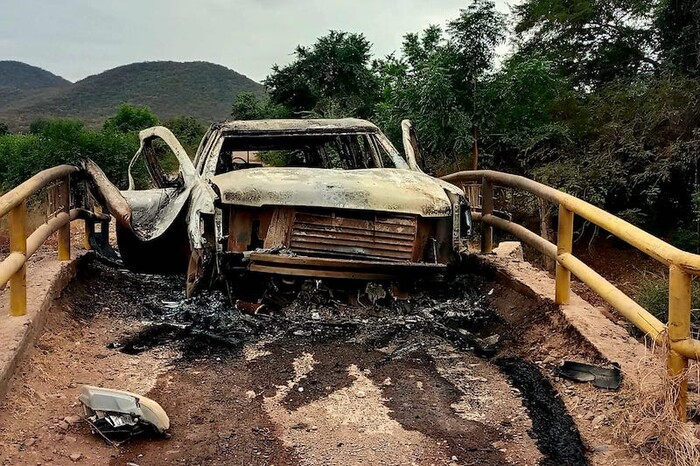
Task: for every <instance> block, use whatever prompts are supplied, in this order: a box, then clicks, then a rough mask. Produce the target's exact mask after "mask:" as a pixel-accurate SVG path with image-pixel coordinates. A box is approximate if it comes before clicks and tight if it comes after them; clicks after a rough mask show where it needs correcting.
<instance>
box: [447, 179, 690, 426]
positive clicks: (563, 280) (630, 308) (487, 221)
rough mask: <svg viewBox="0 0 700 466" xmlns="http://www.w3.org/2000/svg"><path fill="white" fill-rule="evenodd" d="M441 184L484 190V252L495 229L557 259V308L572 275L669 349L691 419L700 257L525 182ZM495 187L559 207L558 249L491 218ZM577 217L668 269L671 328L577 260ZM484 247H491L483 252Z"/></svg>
mask: <svg viewBox="0 0 700 466" xmlns="http://www.w3.org/2000/svg"><path fill="white" fill-rule="evenodd" d="M442 179H443V180H445V181H448V182H451V183H464V182H471V183H472V184H474V183H481V184H482V199H483V204H484V205H486V207H487V211H486V212H483V213H482V214H479V213H474V214H473V217H474V220H476V221H479V220H480V221H481V222H482V223H483V224H484V228H482V238H481V241H482V252H490V250H491V243H492V234H493V233H492V227H496V228H499V229H501V230H504V231H506V232H508V233H510V234H512V235H513V236H515V237H517V238H519V239H520V240H521V241H523V242H524V243H526V244H528V245H530V246H532V247H534V248H535V249H537V250H538V251H539V252H541V253H542V254H544V255H545V256H547V257H551V258H553V259H556V261H557V270H556V277H555V284H556V289H555V302H556V303H557V304H566V303H568V300H569V293H570V289H571V284H570V274H571V273H573V274H574V275H575V276H576V277H578V278H579V280H581V281H582V282H583V283H585V284H586V285H588V286H589V287H590V288H591V289H592V290H593V291H595V292H596V293H597V294H598V295H600V296H601V297H602V298H603V299H604V300H605V301H606V302H607V303H608V304H610V305H611V306H612V307H613V308H614V309H615V310H617V312H619V313H620V314H621V315H623V316H624V317H625V318H626V319H627V320H629V321H630V322H632V323H633V324H634V325H635V326H636V327H637V328H638V329H640V330H641V331H643V332H644V333H646V334H647V335H649V336H650V337H651V338H652V339H653V340H654V342H655V343H657V344H659V345H662V346H666V347H668V349H669V357H668V361H667V367H668V372H669V374H670V375H671V376H672V377H674V378H676V379H677V382H679V384H678V386H679V389H678V390H676V391H675V395H674V396H675V397H676V398H675V404H676V412H677V415H678V417H679V418H680V419H682V420H685V419H686V401H687V385H688V376H687V368H688V359H689V358H690V359H696V360H698V359H700V341H698V340H694V339H691V338H690V308H691V286H692V281H691V275H700V256H699V255H696V254H692V253H689V252H685V251H681V250H680V249H678V248H676V247H674V246H672V245H670V244H668V243H666V242H665V241H662V240H661V239H659V238H657V237H655V236H653V235H651V234H649V233H647V232H645V231H644V230H642V229H640V228H638V227H636V226H634V225H632V224H630V223H628V222H625V221H624V220H622V219H620V218H618V217H615V216H614V215H612V214H610V213H608V212H606V211H604V210H603V209H600V208H598V207H595V206H593V205H591V204H589V203H587V202H585V201H583V200H581V199H578V198H576V197H574V196H571V195H570V194H566V193H564V192H561V191H558V190H556V189H554V188H552V187H550V186H546V185H543V184H541V183H538V182H536V181H533V180H530V179H527V178H525V177H522V176H517V175H510V174H507V173H500V172H496V171H491V170H480V171H464V172H458V173H453V174H451V175H447V176H444V177H442ZM493 185H498V186H504V187H508V188H517V189H521V190H523V191H526V192H529V193H531V194H533V195H535V196H537V197H539V198H540V199H544V200H547V201H550V202H552V203H554V204H556V205H558V206H559V228H558V238H557V245H554V244H552V243H550V242H549V241H547V240H546V239H544V238H541V237H540V236H539V235H537V234H536V233H533V232H532V231H530V230H528V229H526V228H524V227H522V226H520V225H517V224H514V223H512V222H510V221H508V220H504V219H501V218H497V217H494V216H493V215H491V210H492V209H493V198H492V195H493V194H492V193H493ZM482 211H483V208H482ZM574 214H576V215H580V216H581V217H583V218H585V219H586V220H588V221H590V222H592V223H594V224H595V225H598V226H599V227H601V228H603V229H605V230H607V231H609V232H610V233H612V234H613V235H615V236H617V237H618V238H620V239H622V240H623V241H625V242H627V243H628V244H630V245H632V246H634V247H635V248H637V249H639V250H640V251H642V252H644V253H646V254H647V255H649V256H651V257H653V258H654V259H656V260H657V261H659V262H661V263H663V264H666V265H667V266H668V267H669V302H668V323H667V324H664V323H662V322H661V321H660V320H659V319H657V318H656V317H654V316H653V315H652V314H651V313H649V312H648V311H647V310H646V309H644V308H643V307H642V306H640V305H639V304H637V303H636V302H635V301H634V300H633V299H632V298H630V297H629V296H627V295H625V294H624V293H623V292H622V291H621V290H620V289H618V288H617V287H615V286H614V285H613V284H612V283H610V282H609V281H607V280H606V279H605V278H603V277H602V276H601V275H600V274H598V273H597V272H595V271H594V270H593V269H591V268H590V267H589V266H587V265H586V264H584V263H583V262H581V261H580V260H579V259H577V258H576V257H574V256H573V254H572V249H571V246H572V235H573V222H574ZM485 245H486V246H488V247H484V246H485Z"/></svg>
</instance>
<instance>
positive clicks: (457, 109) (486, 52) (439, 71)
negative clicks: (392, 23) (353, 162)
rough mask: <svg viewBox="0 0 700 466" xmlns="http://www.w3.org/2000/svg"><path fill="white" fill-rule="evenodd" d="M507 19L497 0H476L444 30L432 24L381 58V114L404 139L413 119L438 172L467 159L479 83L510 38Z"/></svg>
mask: <svg viewBox="0 0 700 466" xmlns="http://www.w3.org/2000/svg"><path fill="white" fill-rule="evenodd" d="M504 33H505V18H504V15H502V14H500V13H498V12H497V11H496V9H495V5H494V3H493V2H492V1H488V0H476V1H474V2H473V3H472V4H471V5H470V6H469V8H467V9H464V10H461V11H460V15H459V17H458V18H456V19H455V20H453V21H450V22H449V23H448V25H447V28H446V29H445V30H444V31H443V29H442V28H440V27H438V26H430V27H428V28H427V29H425V30H424V31H423V32H422V33H420V34H407V35H406V36H405V37H404V42H403V47H402V51H401V52H402V53H401V56H400V57H396V56H395V55H390V56H389V57H386V58H385V59H383V60H378V61H376V62H375V64H374V66H375V71H376V73H377V74H378V76H379V77H380V79H379V82H380V89H381V96H382V98H381V102H380V103H379V104H378V105H377V107H376V109H377V111H376V119H377V121H378V122H379V123H380V125H381V126H382V127H383V128H385V129H388V130H389V133H390V135H391V136H392V138H393V139H394V140H399V137H398V129H399V125H400V122H401V120H402V119H404V118H410V119H411V120H413V122H414V124H415V126H416V131H417V133H418V136H419V138H420V140H421V143H422V145H423V148H424V153H425V154H424V155H425V160H426V162H427V164H428V165H429V166H430V167H431V168H433V169H434V170H436V171H444V170H445V169H448V170H449V169H450V168H448V167H451V168H456V167H458V166H459V165H460V164H462V163H463V162H466V161H467V154H469V153H470V150H471V146H472V143H473V137H472V127H473V126H474V125H475V124H476V123H477V122H478V121H479V120H480V118H481V117H480V113H481V111H482V109H481V106H480V105H479V103H478V102H477V99H478V98H479V93H478V92H477V90H478V88H479V83H480V81H481V80H483V79H484V77H485V75H486V74H487V73H488V72H489V71H490V70H491V69H492V66H493V58H494V56H495V47H496V46H497V45H498V44H499V43H501V41H503V40H504V37H505V35H504Z"/></svg>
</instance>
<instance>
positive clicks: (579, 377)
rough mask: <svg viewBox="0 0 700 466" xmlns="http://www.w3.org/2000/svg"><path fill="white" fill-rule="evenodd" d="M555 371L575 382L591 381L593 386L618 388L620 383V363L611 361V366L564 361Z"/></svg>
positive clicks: (610, 388)
mask: <svg viewBox="0 0 700 466" xmlns="http://www.w3.org/2000/svg"><path fill="white" fill-rule="evenodd" d="M557 373H558V374H559V375H560V376H562V377H566V378H567V379H570V380H574V381H576V382H593V386H594V387H598V388H605V389H608V390H619V389H620V384H621V383H622V373H621V372H620V365H619V364H617V363H615V362H613V363H612V367H600V366H594V365H593V364H586V363H584V362H576V361H564V363H563V364H562V365H561V366H559V368H558V369H557Z"/></svg>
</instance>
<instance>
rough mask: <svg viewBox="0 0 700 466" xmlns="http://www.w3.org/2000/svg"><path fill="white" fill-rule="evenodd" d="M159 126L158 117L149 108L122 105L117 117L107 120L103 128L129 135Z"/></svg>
mask: <svg viewBox="0 0 700 466" xmlns="http://www.w3.org/2000/svg"><path fill="white" fill-rule="evenodd" d="M157 124H158V116H156V114H155V113H153V112H151V111H150V110H149V109H148V108H147V107H137V106H135V105H129V104H122V105H120V106H119V109H118V110H117V113H116V115H114V116H112V117H109V118H107V120H106V121H105V123H104V126H103V128H104V129H105V130H109V131H118V132H121V133H127V132H130V131H140V130H142V129H146V128H149V127H151V126H155V125H157Z"/></svg>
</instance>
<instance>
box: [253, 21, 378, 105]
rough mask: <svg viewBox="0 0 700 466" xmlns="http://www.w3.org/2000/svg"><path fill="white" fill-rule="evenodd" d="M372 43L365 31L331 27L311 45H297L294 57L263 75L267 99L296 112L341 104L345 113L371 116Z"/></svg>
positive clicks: (373, 89)
mask: <svg viewBox="0 0 700 466" xmlns="http://www.w3.org/2000/svg"><path fill="white" fill-rule="evenodd" d="M371 47H372V46H371V44H370V42H369V41H368V40H367V39H366V38H365V36H364V35H362V34H353V33H347V32H340V31H330V33H329V34H328V35H326V36H323V37H321V38H319V39H318V40H317V41H316V43H314V45H312V46H311V47H304V46H301V45H300V46H298V47H297V48H296V50H295V52H294V55H295V59H294V61H293V62H292V63H290V64H289V65H286V66H282V67H280V66H278V65H274V66H273V67H272V73H271V74H270V75H269V76H268V77H267V78H266V79H265V81H264V84H265V86H266V87H267V88H268V92H269V95H270V100H271V101H272V103H274V104H277V105H282V106H284V107H286V108H288V109H290V110H291V111H292V112H294V113H296V114H303V113H305V112H311V111H315V112H316V113H318V114H321V113H323V109H324V108H327V107H329V106H340V107H341V108H342V109H344V111H345V113H347V114H353V115H357V116H360V117H368V116H370V115H371V114H372V111H373V108H374V105H375V104H376V102H377V99H378V86H377V80H376V76H375V75H374V74H373V73H372V70H371V66H370V64H371V63H370V61H371V53H370V52H371ZM329 100H330V101H333V102H335V103H334V104H333V105H329V103H328V101H329Z"/></svg>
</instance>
